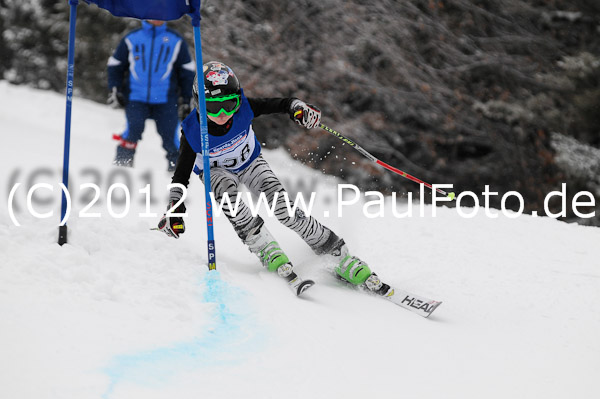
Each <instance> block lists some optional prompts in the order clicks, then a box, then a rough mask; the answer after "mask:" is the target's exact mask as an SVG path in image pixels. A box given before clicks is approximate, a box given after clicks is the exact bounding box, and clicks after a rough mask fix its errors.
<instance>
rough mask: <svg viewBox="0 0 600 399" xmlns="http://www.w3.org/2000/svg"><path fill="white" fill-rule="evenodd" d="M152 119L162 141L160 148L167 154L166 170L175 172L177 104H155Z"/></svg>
mask: <svg viewBox="0 0 600 399" xmlns="http://www.w3.org/2000/svg"><path fill="white" fill-rule="evenodd" d="M152 118H153V119H154V121H155V122H156V130H157V131H158V134H159V135H160V137H161V139H162V147H163V148H164V150H165V151H166V153H167V161H168V170H169V171H170V172H172V171H174V170H175V162H176V161H177V156H178V146H177V144H176V142H177V140H176V139H175V136H176V135H177V134H179V132H177V122H178V119H177V104H176V103H174V102H168V103H166V104H155V105H153V106H152Z"/></svg>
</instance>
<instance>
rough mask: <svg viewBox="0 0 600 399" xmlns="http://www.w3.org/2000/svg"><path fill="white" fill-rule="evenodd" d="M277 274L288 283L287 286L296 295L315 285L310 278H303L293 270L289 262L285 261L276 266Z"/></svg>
mask: <svg viewBox="0 0 600 399" xmlns="http://www.w3.org/2000/svg"><path fill="white" fill-rule="evenodd" d="M277 275H278V276H279V277H281V278H283V279H284V280H285V281H287V283H288V287H290V289H291V290H292V292H293V293H294V294H296V296H300V295H301V294H302V293H303V292H304V291H306V290H307V289H309V288H310V287H312V286H313V285H315V282H314V281H312V280H303V279H301V278H300V277H298V275H297V274H296V273H295V272H294V270H293V266H292V264H291V263H286V264H284V265H281V266H279V267H278V268H277Z"/></svg>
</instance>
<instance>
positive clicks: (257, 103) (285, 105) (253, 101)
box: [248, 97, 295, 117]
mask: <svg viewBox="0 0 600 399" xmlns="http://www.w3.org/2000/svg"><path fill="white" fill-rule="evenodd" d="M294 100H295V98H293V97H289V98H248V103H249V104H250V108H252V112H253V113H254V117H257V116H260V115H265V114H288V113H289V112H290V106H291V105H292V102H293V101H294Z"/></svg>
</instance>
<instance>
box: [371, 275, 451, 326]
mask: <svg viewBox="0 0 600 399" xmlns="http://www.w3.org/2000/svg"><path fill="white" fill-rule="evenodd" d="M364 288H365V290H366V291H368V292H372V293H374V294H377V295H379V296H381V297H383V298H385V299H387V300H388V301H390V302H392V303H393V304H395V305H398V306H400V307H402V308H404V309H407V310H410V311H411V312H414V313H416V314H418V315H419V316H423V317H425V318H427V317H429V316H430V315H431V313H433V311H434V310H435V309H436V308H437V307H438V306H440V305H441V304H442V302H439V301H434V300H432V299H429V298H425V297H422V296H418V295H414V294H411V293H410V292H407V291H403V290H399V289H397V288H394V287H391V286H389V285H388V284H385V283H384V282H382V281H381V280H380V279H379V277H378V276H377V274H375V273H372V274H371V275H370V276H369V278H367V280H366V281H365V284H364Z"/></svg>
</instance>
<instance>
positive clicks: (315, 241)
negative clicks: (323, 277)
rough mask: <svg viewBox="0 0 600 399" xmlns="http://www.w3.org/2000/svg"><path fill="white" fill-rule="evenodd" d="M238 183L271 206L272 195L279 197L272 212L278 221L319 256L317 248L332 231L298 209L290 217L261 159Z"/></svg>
mask: <svg viewBox="0 0 600 399" xmlns="http://www.w3.org/2000/svg"><path fill="white" fill-rule="evenodd" d="M240 180H241V182H242V183H244V184H245V185H246V187H248V189H249V190H250V191H251V192H252V194H254V195H255V196H259V195H260V193H265V196H266V198H267V200H268V202H269V204H272V203H273V199H274V197H275V193H278V195H277V201H276V204H275V212H274V213H275V216H276V217H277V219H278V220H279V221H280V222H281V223H282V224H283V225H284V226H286V227H288V228H290V229H292V230H293V231H295V232H296V233H297V234H298V235H299V236H300V237H302V239H303V240H304V241H305V242H306V243H307V244H308V245H309V246H310V247H311V248H312V249H313V251H315V252H316V253H317V254H320V253H322V251H320V247H321V246H322V245H323V243H325V242H327V241H328V239H329V238H330V236H331V234H332V231H331V230H329V229H328V228H327V227H325V226H323V225H322V224H321V223H319V222H318V221H317V219H315V218H314V217H312V216H307V215H306V214H305V213H304V212H303V211H302V210H301V209H296V212H295V213H294V214H290V212H289V210H288V207H287V204H286V201H285V195H287V194H286V191H285V189H284V188H283V185H282V184H281V182H280V181H279V179H278V178H277V176H276V175H275V173H273V170H272V169H271V167H270V166H269V164H268V163H267V161H266V160H265V159H264V158H263V156H262V155H260V156H259V157H258V158H256V159H255V160H254V161H253V162H252V163H251V164H250V166H248V167H247V168H246V169H244V170H243V171H242V172H241V173H240ZM291 201H292V200H291V199H290V202H291Z"/></svg>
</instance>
